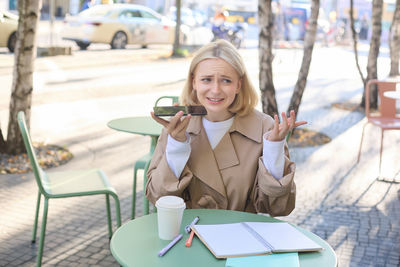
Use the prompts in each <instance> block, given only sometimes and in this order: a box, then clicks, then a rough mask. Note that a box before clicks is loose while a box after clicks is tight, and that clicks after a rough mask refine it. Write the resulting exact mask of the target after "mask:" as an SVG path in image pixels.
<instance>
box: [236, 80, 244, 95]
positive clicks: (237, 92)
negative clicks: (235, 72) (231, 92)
mask: <svg viewBox="0 0 400 267" xmlns="http://www.w3.org/2000/svg"><path fill="white" fill-rule="evenodd" d="M242 80H243V78H240V79H239V81H238V87H237V89H236V94H239V92H240V89H241V88H242Z"/></svg>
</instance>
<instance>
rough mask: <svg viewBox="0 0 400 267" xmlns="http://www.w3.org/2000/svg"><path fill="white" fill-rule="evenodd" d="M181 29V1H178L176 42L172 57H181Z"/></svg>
mask: <svg viewBox="0 0 400 267" xmlns="http://www.w3.org/2000/svg"><path fill="white" fill-rule="evenodd" d="M180 29H181V0H176V26H175V40H174V45H173V48H172V50H173V51H172V55H173V56H179V55H180V42H179V40H180V32H181V31H180Z"/></svg>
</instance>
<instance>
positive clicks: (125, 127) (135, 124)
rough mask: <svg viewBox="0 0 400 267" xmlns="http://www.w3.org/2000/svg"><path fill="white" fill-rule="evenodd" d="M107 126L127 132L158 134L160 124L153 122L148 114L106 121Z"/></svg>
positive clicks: (159, 132)
mask: <svg viewBox="0 0 400 267" xmlns="http://www.w3.org/2000/svg"><path fill="white" fill-rule="evenodd" d="M107 125H108V127H110V128H112V129H114V130H117V131H121V132H127V133H134V134H141V135H149V136H157V137H158V136H160V134H161V130H162V128H163V126H162V125H160V124H159V123H157V122H155V121H154V120H153V119H152V118H151V117H150V116H147V117H127V118H120V119H115V120H112V121H109V122H108V124H107Z"/></svg>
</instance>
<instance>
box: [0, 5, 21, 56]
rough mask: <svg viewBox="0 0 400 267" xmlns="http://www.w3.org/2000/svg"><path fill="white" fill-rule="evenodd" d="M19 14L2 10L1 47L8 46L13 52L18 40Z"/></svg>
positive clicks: (0, 16)
mask: <svg viewBox="0 0 400 267" xmlns="http://www.w3.org/2000/svg"><path fill="white" fill-rule="evenodd" d="M17 27H18V16H17V15H14V14H12V13H10V12H7V11H0V47H6V46H7V48H8V50H9V51H10V52H11V53H12V52H14V49H15V43H16V42H17Z"/></svg>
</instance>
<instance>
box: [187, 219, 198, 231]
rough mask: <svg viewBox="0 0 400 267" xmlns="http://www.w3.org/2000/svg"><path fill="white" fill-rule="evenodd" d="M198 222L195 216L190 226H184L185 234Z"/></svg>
mask: <svg viewBox="0 0 400 267" xmlns="http://www.w3.org/2000/svg"><path fill="white" fill-rule="evenodd" d="M199 220H200V218H199V216H196V217H195V218H194V220H193V222H191V224H189V225H186V226H185V231H186V233H190V227H192V226H193V225H195V224H196V223H197V222H198V221H199Z"/></svg>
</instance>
